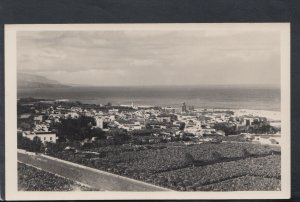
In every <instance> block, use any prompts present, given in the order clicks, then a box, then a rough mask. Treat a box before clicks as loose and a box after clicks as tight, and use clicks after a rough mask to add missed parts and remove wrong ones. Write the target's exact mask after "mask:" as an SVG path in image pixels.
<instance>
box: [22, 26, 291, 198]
mask: <svg viewBox="0 0 300 202" xmlns="http://www.w3.org/2000/svg"><path fill="white" fill-rule="evenodd" d="M17 50H18V51H17V53H18V54H17V55H18V57H17V129H18V131H17V147H18V156H17V158H18V190H19V191H163V192H166V191H182V192H197V191H205V192H206V191H207V192H213V191H224V192H228V191H281V189H282V186H281V180H282V179H281V177H282V168H281V161H282V159H281V152H282V149H281V147H282V138H281V137H282V135H286V134H281V126H282V123H281V121H282V119H281V74H280V68H281V63H280V34H279V32H278V31H274V30H271V31H266V30H260V29H255V28H254V29H252V30H238V29H231V28H228V29H222V31H220V32H218V31H216V30H215V29H214V30H210V29H202V30H196V29H195V30H188V31H187V30H152V31H145V30H138V31H136V30H135V31H132V30H119V31H111V30H106V31H36V32H30V31H24V32H19V33H17Z"/></svg>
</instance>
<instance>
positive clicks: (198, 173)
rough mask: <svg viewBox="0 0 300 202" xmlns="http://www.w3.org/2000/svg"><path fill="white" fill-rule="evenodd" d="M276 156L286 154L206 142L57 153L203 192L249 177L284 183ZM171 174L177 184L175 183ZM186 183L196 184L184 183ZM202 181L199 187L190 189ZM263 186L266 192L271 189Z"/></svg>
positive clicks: (259, 147)
mask: <svg viewBox="0 0 300 202" xmlns="http://www.w3.org/2000/svg"><path fill="white" fill-rule="evenodd" d="M71 154H73V155H71ZM276 154H280V148H278V147H271V146H262V145H260V144H252V143H222V144H211V143H203V144H200V145H192V146H170V145H168V144H160V145H153V146H150V145H145V146H138V145H121V146H114V145H112V146H107V147H99V148H94V149H89V150H88V151H87V152H85V151H79V152H78V153H76V154H75V153H72V152H71V153H70V151H55V152H54V153H53V154H52V155H53V156H55V157H58V158H62V159H65V160H68V161H72V162H75V163H79V164H83V165H86V166H89V167H94V168H97V169H101V170H105V171H108V172H112V173H115V174H118V175H123V176H127V177H130V178H134V179H137V180H142V181H145V182H149V183H154V184H157V185H159V186H164V187H169V188H171V189H175V190H199V189H202V188H199V187H203V186H207V185H208V184H211V183H212V184H217V183H220V182H223V181H226V180H229V179H231V178H239V177H243V176H255V177H261V178H274V179H275V180H273V181H272V182H274V183H277V185H278V182H280V155H276ZM168 176H169V177H170V179H173V180H175V181H176V183H175V182H173V181H172V180H171V181H170V180H169V177H168ZM241 179H242V178H241ZM253 179H254V178H253ZM185 181H191V182H193V184H189V183H184V182H185ZM260 181H261V182H263V180H260ZM267 181H268V183H270V182H271V181H270V180H267ZM197 182H198V184H196V185H195V186H194V188H191V187H189V186H192V185H194V183H197ZM200 182H201V183H200ZM249 183H252V184H253V183H255V182H249ZM263 186H264V185H261V188H260V189H261V190H266V189H267V188H266V187H265V188H264V187H263ZM265 186H267V184H266V185H265ZM274 186H275V185H274ZM197 187H198V188H197ZM203 189H204V188H203Z"/></svg>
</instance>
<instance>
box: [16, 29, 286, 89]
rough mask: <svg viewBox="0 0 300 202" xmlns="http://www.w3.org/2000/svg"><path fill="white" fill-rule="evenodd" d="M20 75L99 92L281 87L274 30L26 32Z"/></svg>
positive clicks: (20, 42)
mask: <svg viewBox="0 0 300 202" xmlns="http://www.w3.org/2000/svg"><path fill="white" fill-rule="evenodd" d="M17 68H18V72H22V73H28V74H34V75H40V76H45V77H46V78H48V79H51V80H56V81H59V82H60V83H64V84H78V85H92V86H153V85H214V84H218V85H252V84H264V85H280V35H279V32H272V31H265V30H264V31H260V30H250V31H245V30H243V31H238V30H236V29H235V30H227V31H223V30H222V31H215V30H214V31H210V30H153V31H152V30H151V31H150V30H119V31H109V30H106V31H105V30H102V31H19V32H18V33H17Z"/></svg>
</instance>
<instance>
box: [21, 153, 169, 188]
mask: <svg viewBox="0 0 300 202" xmlns="http://www.w3.org/2000/svg"><path fill="white" fill-rule="evenodd" d="M18 161H19V162H23V163H25V164H28V165H32V166H34V167H38V168H40V169H42V170H45V171H48V172H51V173H56V174H58V175H61V176H63V177H66V178H68V179H70V180H73V181H77V182H80V183H83V184H87V185H89V186H91V187H94V188H96V189H99V190H101V191H171V190H168V189H165V188H162V187H158V186H155V185H151V184H148V183H144V182H141V181H137V180H133V179H130V178H126V177H122V176H119V175H115V174H111V173H108V172H104V171H101V170H97V169H93V168H89V167H86V166H82V165H79V164H75V163H71V162H68V161H63V160H60V159H56V158H53V157H49V156H45V155H29V154H26V153H20V152H18Z"/></svg>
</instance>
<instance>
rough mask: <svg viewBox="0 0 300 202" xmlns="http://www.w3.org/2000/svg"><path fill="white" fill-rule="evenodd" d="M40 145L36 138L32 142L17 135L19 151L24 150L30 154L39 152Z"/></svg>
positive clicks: (38, 139)
mask: <svg viewBox="0 0 300 202" xmlns="http://www.w3.org/2000/svg"><path fill="white" fill-rule="evenodd" d="M42 145H43V144H42V141H41V139H40V138H39V137H37V136H36V137H34V138H33V140H30V139H29V138H27V137H23V136H22V134H18V138H17V147H18V148H19V149H25V150H27V151H30V152H41V148H42Z"/></svg>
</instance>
